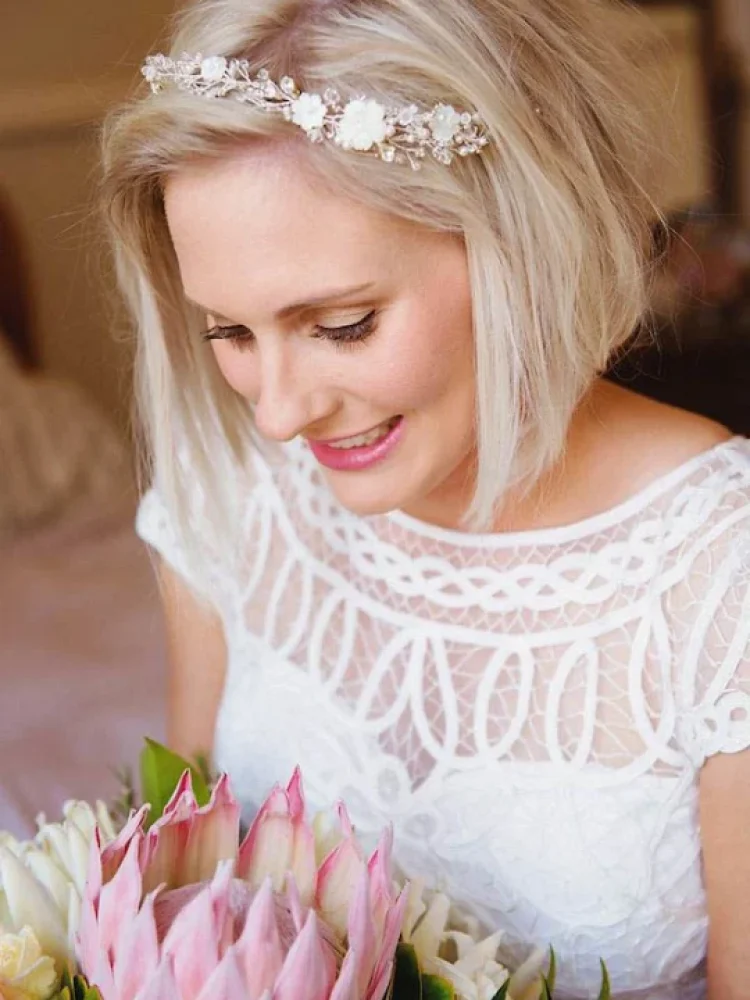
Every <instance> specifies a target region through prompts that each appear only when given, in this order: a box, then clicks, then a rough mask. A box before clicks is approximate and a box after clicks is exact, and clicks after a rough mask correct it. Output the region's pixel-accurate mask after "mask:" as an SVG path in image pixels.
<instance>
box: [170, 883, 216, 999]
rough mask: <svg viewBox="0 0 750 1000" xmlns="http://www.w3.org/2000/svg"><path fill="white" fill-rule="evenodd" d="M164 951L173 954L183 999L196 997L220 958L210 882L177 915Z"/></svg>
mask: <svg viewBox="0 0 750 1000" xmlns="http://www.w3.org/2000/svg"><path fill="white" fill-rule="evenodd" d="M162 954H163V955H169V956H170V957H171V958H172V967H173V970H174V976H175V982H176V983H177V987H178V989H179V992H180V997H181V998H182V1000H196V998H197V996H198V994H199V993H200V991H201V990H202V989H203V987H204V986H205V984H206V982H207V980H208V978H209V976H210V975H211V973H212V972H213V970H214V969H215V968H216V966H217V964H218V962H219V948H218V941H217V935H216V927H215V926H214V904H213V899H212V897H211V887H210V886H206V887H205V888H204V889H203V891H202V892H200V893H199V894H198V895H197V896H196V897H195V899H193V900H192V902H190V903H188V905H187V906H186V907H185V909H184V910H182V912H181V913H179V914H178V915H177V917H176V919H175V921H174V923H173V924H172V926H171V927H170V929H169V931H168V932H167V936H166V938H165V939H164V944H163V946H162Z"/></svg>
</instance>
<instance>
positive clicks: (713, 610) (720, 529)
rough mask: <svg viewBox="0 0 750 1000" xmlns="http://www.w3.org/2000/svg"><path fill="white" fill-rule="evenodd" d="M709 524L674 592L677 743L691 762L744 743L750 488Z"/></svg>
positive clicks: (749, 708) (748, 733)
mask: <svg viewBox="0 0 750 1000" xmlns="http://www.w3.org/2000/svg"><path fill="white" fill-rule="evenodd" d="M735 515H736V516H735V518H728V521H730V522H731V523H726V524H724V525H722V524H721V523H714V524H713V525H710V524H709V525H707V526H706V528H707V531H706V533H705V534H704V535H703V536H702V538H701V540H700V542H699V543H698V545H697V547H696V549H695V551H694V552H693V553H691V554H689V555H688V567H689V568H688V572H687V575H686V577H685V578H684V581H683V582H682V583H681V584H680V585H679V587H678V588H676V590H675V593H674V594H673V609H674V611H675V615H674V619H673V627H674V630H675V633H676V639H677V642H676V644H675V648H676V651H677V656H676V662H675V693H676V703H677V710H678V716H677V718H678V741H679V743H680V745H681V747H682V749H683V750H684V751H685V752H686V753H687V755H688V756H689V758H690V759H691V761H692V762H693V763H694V764H695V766H696V767H701V766H702V765H703V764H704V763H705V761H706V759H707V758H709V757H711V756H713V755H714V754H718V753H737V752H739V751H741V750H745V749H747V748H748V747H750V491H749V492H748V496H747V497H746V498H745V504H744V510H743V509H742V507H740V508H739V509H737V510H736V511H735Z"/></svg>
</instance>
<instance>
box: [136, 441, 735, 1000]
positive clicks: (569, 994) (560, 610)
mask: <svg viewBox="0 0 750 1000" xmlns="http://www.w3.org/2000/svg"><path fill="white" fill-rule="evenodd" d="M238 490H244V491H246V494H247V504H246V510H245V517H244V520H243V522H242V524H241V525H240V526H239V527H238V528H237V529H236V533H237V535H238V538H237V541H238V543H239V549H240V551H241V552H242V563H241V566H240V567H239V568H238V567H236V566H234V567H233V568H232V570H231V572H230V571H229V570H227V569H226V567H222V566H221V565H215V566H210V567H209V568H208V570H207V573H206V579H205V580H195V579H193V580H192V581H191V582H192V583H193V584H194V585H195V586H196V587H197V588H198V589H201V590H203V591H204V592H206V591H211V592H212V594H213V597H214V600H215V602H216V604H217V606H218V607H219V609H220V611H221V614H222V617H223V620H224V624H225V629H226V635H227V646H228V654H229V663H228V675H227V683H226V689H225V696H224V699H223V704H222V708H221V711H220V717H219V724H218V731H217V746H216V753H217V759H218V761H219V763H220V765H221V766H222V767H223V768H224V769H226V770H227V771H228V772H229V773H230V774H231V775H232V778H233V781H234V784H235V787H236V790H237V792H238V794H239V795H240V797H241V799H242V800H243V803H244V804H245V805H246V807H247V809H248V811H250V810H252V808H253V806H254V805H257V804H258V802H259V801H260V800H261V799H262V798H263V797H264V796H265V793H266V792H267V790H268V788H269V787H270V785H271V784H272V783H273V782H274V781H283V780H285V779H286V778H287V777H288V776H289V774H290V773H291V770H292V768H293V767H294V766H295V765H296V764H298V763H299V764H301V765H302V767H303V771H304V777H305V784H306V789H307V792H308V796H309V798H310V800H311V803H312V805H313V806H314V807H316V808H317V807H326V806H328V805H330V804H331V803H333V802H334V801H335V800H337V799H339V798H343V799H344V800H345V801H346V803H347V805H348V807H349V809H350V812H351V813H352V817H353V820H354V823H355V825H356V826H357V827H358V828H359V831H360V833H361V834H362V835H363V837H364V838H365V839H371V840H374V839H375V837H376V836H377V834H378V833H379V831H380V829H381V828H382V827H383V826H384V825H385V824H387V823H392V824H393V826H394V832H395V842H396V860H397V862H398V864H399V866H400V867H401V868H402V869H403V871H404V872H405V873H406V874H407V875H409V874H415V875H416V874H419V875H426V876H428V877H429V878H430V879H431V880H432V882H433V883H434V884H436V885H440V886H442V887H443V888H445V889H446V890H447V891H448V892H449V893H450V894H451V895H452V896H453V897H454V898H455V899H457V900H458V901H460V902H464V903H465V904H466V905H468V906H469V907H470V908H471V909H472V910H473V911H474V912H476V913H477V914H478V915H479V916H480V917H481V918H482V919H483V920H484V921H485V922H486V923H487V924H488V925H489V926H491V927H493V928H494V927H503V928H504V929H505V930H506V932H507V934H506V940H505V948H506V951H507V957H508V959H509V960H510V961H514V962H517V961H519V960H520V959H521V958H522V957H524V956H525V955H526V953H527V952H528V950H529V947H530V946H531V945H532V944H542V945H545V944H551V945H552V946H553V947H554V948H555V950H556V952H557V955H558V960H559V962H558V967H559V971H558V987H559V994H560V996H561V997H562V998H583V997H589V996H594V995H596V992H597V988H598V984H599V978H600V967H599V959H600V958H602V959H604V960H605V961H606V962H607V965H608V967H609V970H610V975H611V978H612V985H613V990H614V993H615V995H616V996H618V997H619V996H622V997H632V998H638V1000H677V998H678V997H679V1000H698V998H701V997H703V996H705V982H704V974H703V968H702V961H703V957H704V954H705V948H706V930H707V919H706V906H705V896H704V890H703V885H702V879H701V857H700V837H699V829H698V817H697V776H698V771H699V769H700V767H701V765H702V764H703V762H704V761H705V759H706V758H707V757H708V756H710V755H712V754H715V753H718V752H733V751H739V750H742V749H744V748H746V747H748V746H750V442H748V441H745V440H743V439H734V440H733V441H731V442H727V443H726V444H723V445H720V446H719V447H717V448H714V449H712V450H711V451H710V452H707V453H706V454H704V455H701V456H699V457H698V458H696V459H694V460H693V461H691V462H688V463H686V464H685V465H683V466H681V467H680V468H679V469H677V470H675V471H674V472H672V473H670V474H668V475H667V476H664V477H662V478H661V479H659V480H658V481H657V482H655V483H654V484H653V485H652V486H651V487H649V488H647V489H646V490H644V491H642V492H641V493H639V494H638V495H637V496H636V497H634V498H632V499H631V500H630V501H628V502H626V503H625V504H622V505H620V506H619V507H617V508H616V509H614V510H612V511H610V512H608V513H606V514H604V515H601V516H599V517H596V518H592V519H589V520H587V521H585V522H582V523H579V524H577V525H572V526H570V527H565V528H558V529H551V530H546V531H537V532H525V533H521V534H516V535H495V536H476V535H464V534H460V533H455V532H447V531H442V530H440V529H436V528H431V527H429V526H425V525H422V524H419V523H417V522H413V521H411V520H410V519H409V518H407V517H405V516H403V515H400V514H393V515H388V516H383V517H374V518H369V519H361V518H356V517H354V516H353V515H351V514H349V513H348V512H346V511H345V510H343V509H342V508H341V507H339V506H338V505H337V504H336V502H335V500H334V499H333V498H332V496H331V494H330V492H329V491H328V489H327V488H326V486H325V484H324V482H323V480H322V478H321V476H320V473H319V471H318V469H317V466H316V465H315V463H314V461H313V460H312V459H311V457H310V455H309V454H308V452H307V451H306V450H305V449H304V448H302V447H301V446H298V445H292V446H289V448H288V449H287V451H286V460H285V461H284V462H283V464H281V465H279V466H270V465H268V464H267V463H266V462H265V461H263V460H262V459H261V458H260V457H259V458H258V459H257V461H256V468H255V469H254V472H253V475H252V477H251V479H250V481H246V480H245V479H240V478H238ZM196 523H197V524H198V525H199V524H200V504H199V502H198V500H196ZM138 527H139V531H140V533H141V535H142V536H143V537H144V538H145V539H146V540H147V541H149V542H150V543H151V544H153V545H154V546H155V547H156V548H157V549H158V550H159V551H160V552H161V553H162V555H163V556H164V557H165V558H166V559H167V561H169V562H171V563H172V564H173V565H174V566H175V567H176V568H177V569H178V570H181V571H183V572H187V571H186V569H185V563H184V560H183V556H182V546H181V544H180V540H179V538H178V537H177V535H176V532H175V530H174V527H173V525H172V524H171V522H170V520H169V518H168V516H167V512H166V510H165V508H164V506H163V504H162V503H161V501H160V498H159V495H158V493H157V492H155V491H151V492H150V493H148V494H147V495H146V497H145V498H144V500H143V502H142V506H141V510H140V513H139V522H138Z"/></svg>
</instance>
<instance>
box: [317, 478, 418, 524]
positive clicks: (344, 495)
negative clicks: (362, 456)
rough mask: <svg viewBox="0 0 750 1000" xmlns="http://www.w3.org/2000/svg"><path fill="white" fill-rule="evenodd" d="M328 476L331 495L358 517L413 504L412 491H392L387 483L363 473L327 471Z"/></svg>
mask: <svg viewBox="0 0 750 1000" xmlns="http://www.w3.org/2000/svg"><path fill="white" fill-rule="evenodd" d="M325 475H326V479H327V480H328V485H329V486H330V488H331V492H332V493H333V495H334V496H335V497H336V499H337V500H338V502H339V503H340V504H341V506H342V507H345V508H346V509H347V510H348V511H350V512H351V513H352V514H356V515H357V516H358V517H375V516H377V515H380V514H390V513H391V512H392V511H394V510H401V509H402V508H403V507H404V506H405V505H408V504H409V503H410V502H413V496H412V494H411V492H410V491H406V490H404V488H403V486H401V487H400V488H396V487H393V488H389V486H388V484H386V483H377V482H375V481H374V477H372V476H367V475H366V474H363V473H359V472H355V473H343V474H342V473H330V472H326V474H325ZM347 479H348V480H349V481H348V482H347V481H346V480H347Z"/></svg>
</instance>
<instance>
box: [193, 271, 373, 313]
mask: <svg viewBox="0 0 750 1000" xmlns="http://www.w3.org/2000/svg"><path fill="white" fill-rule="evenodd" d="M373 285H374V282H372V281H370V282H367V284H364V285H354V286H353V287H351V288H336V289H332V290H331V291H328V292H324V293H323V294H321V295H316V296H314V297H312V298H307V299H304V300H302V301H300V302H292V303H291V304H290V305H288V306H284V307H283V309H279V311H278V312H277V313H276V316H275V319H277V320H285V319H289V318H290V317H291V316H296V315H298V314H299V313H304V312H308V311H309V310H311V309H318V308H320V307H321V306H324V305H329V304H333V303H335V302H338V301H340V300H341V299H348V298H351V297H352V296H354V295H361V294H362V292H367V291H369V290H370V289H371V288H372V287H373ZM185 299H186V300H187V301H188V302H189V303H190V305H192V306H195V307H196V309H200V310H201V311H202V312H205V313H208V314H209V315H210V316H216V317H218V318H221V319H229V317H228V316H224V315H223V313H222V312H221V311H220V310H219V311H217V310H215V309H209V307H208V306H204V305H201V303H200V302H195V301H194V300H193V299H191V298H190V297H189V296H187V295H186V296H185Z"/></svg>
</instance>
